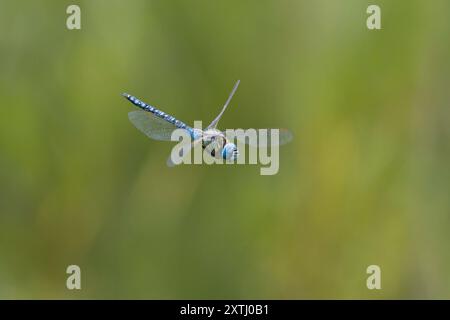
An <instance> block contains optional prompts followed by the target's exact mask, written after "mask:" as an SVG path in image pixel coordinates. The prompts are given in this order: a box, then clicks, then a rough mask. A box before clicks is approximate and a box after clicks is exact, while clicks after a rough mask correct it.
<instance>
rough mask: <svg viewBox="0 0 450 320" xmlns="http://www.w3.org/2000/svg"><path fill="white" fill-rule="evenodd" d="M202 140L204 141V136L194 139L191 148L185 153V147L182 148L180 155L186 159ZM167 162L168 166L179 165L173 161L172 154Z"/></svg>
mask: <svg viewBox="0 0 450 320" xmlns="http://www.w3.org/2000/svg"><path fill="white" fill-rule="evenodd" d="M201 142H202V138H199V139H197V140H195V141H192V142H191V145H190V147H189V150H188V151H187V152H185V153H183V150H184V149H180V157H181V158H182V159H183V160H184V159H185V158H186V157H187V156H188V155H190V153H191V151H192V149H194V148H195V147H196V146H197V145H198V144H199V143H201ZM166 163H167V166H168V167H175V166H176V165H177V164H175V163H173V161H172V154H171V155H170V156H169V158H168V159H167V162H166Z"/></svg>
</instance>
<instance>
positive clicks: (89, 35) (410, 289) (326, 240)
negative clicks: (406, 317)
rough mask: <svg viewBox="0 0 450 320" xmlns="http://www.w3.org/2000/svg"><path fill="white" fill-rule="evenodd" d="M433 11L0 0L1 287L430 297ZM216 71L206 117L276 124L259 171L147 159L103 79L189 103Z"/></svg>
mask: <svg viewBox="0 0 450 320" xmlns="http://www.w3.org/2000/svg"><path fill="white" fill-rule="evenodd" d="M70 4H78V5H79V6H80V7H81V25H82V29H81V30H73V31H70V30H67V28H66V19H67V17H68V15H67V14H66V8H67V6H68V5H70ZM369 4H378V5H380V6H381V9H382V28H383V29H382V30H380V31H369V30H368V29H367V28H366V18H367V16H368V15H367V14H366V9H367V6H368V5H369ZM449 12H450V2H449V1H448V0H430V1H425V0H420V1H418V0H397V1H388V0H376V1H365V0H346V1H335V0H282V1H275V0H270V1H269V0H248V1H242V0H241V1H238V0H226V1H225V0H217V1H209V0H190V1H182V0H177V1H166V0H153V1H143V0H142V1H141V0H132V1H120V0H117V1H110V0H90V1H58V2H56V1H52V0H41V1H21V2H19V1H13V0H0V98H1V100H0V104H1V108H0V298H7V299H11V298H33V299H34V298H38V299H41V298H51V299H54V298H62V299H79V298H83V299H85V298H106V299H109V298H125V299H128V298H145V299H156V298H158V299H163V298H224V299H229V298H236V299H241V298H254V299H259V298H272V299H298V298H326V299H330V298H339V299H341V298H342V299H348V298H364V299H366V298H369V299H371V298H375V299H379V298H388V299H391V298H426V299H427V298H450V232H449V226H450V197H449V194H450V170H449V163H450V144H449V140H450V139H449V138H450V126H449V119H450V114H449V104H450V90H449V84H450V81H449V80H450V76H449V74H450V21H449V20H448V15H449ZM237 79H241V86H240V88H239V90H238V92H237V94H236V96H235V98H234V99H233V101H232V104H231V106H230V108H229V109H228V110H227V112H226V113H225V115H224V117H223V118H222V120H221V123H220V124H221V127H222V128H236V127H243V128H246V127H252V128H261V127H286V128H290V129H291V130H292V131H293V133H294V135H295V139H294V141H293V142H292V143H291V144H289V145H287V146H285V147H283V148H282V149H281V150H280V171H279V173H278V174H277V175H274V176H261V175H260V174H259V166H256V165H248V166H206V165H204V166H198V165H197V166H180V167H177V168H168V167H166V164H165V161H166V159H167V157H168V155H169V153H170V150H171V144H170V143H167V142H166V143H163V142H157V141H152V140H149V139H147V138H146V137H145V136H144V135H143V134H141V133H140V132H139V131H137V130H136V129H135V128H134V127H133V126H132V124H131V123H130V122H129V121H128V119H127V112H129V111H130V110H135V109H134V107H133V106H132V105H131V104H130V103H129V102H127V101H126V100H124V99H123V98H122V97H121V96H120V94H121V93H122V92H128V93H130V94H133V95H136V96H137V97H139V98H141V99H142V100H144V101H146V102H147V103H150V104H154V105H156V106H158V107H160V108H161V109H162V110H164V111H166V112H168V113H170V114H172V115H174V116H176V117H178V118H179V119H181V120H183V121H185V122H187V123H192V122H193V121H194V120H203V121H204V122H208V121H210V120H212V119H213V118H214V117H215V116H216V115H217V113H218V112H219V111H220V108H221V106H222V105H223V103H224V101H225V100H226V98H227V95H228V93H229V91H230V89H231V87H232V86H233V84H234V82H235V81H236V80H237ZM70 264H77V265H79V266H80V267H81V272H82V290H80V291H69V290H67V289H66V278H67V276H68V275H67V274H66V272H65V271H66V268H67V266H68V265H70ZM371 264H376V265H379V266H380V267H381V270H382V290H378V291H377V290H373V291H371V290H368V289H367V287H366V278H367V274H366V268H367V266H369V265H371Z"/></svg>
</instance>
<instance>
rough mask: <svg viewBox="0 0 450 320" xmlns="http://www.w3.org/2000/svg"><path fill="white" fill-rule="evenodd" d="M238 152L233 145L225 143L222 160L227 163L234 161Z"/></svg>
mask: <svg viewBox="0 0 450 320" xmlns="http://www.w3.org/2000/svg"><path fill="white" fill-rule="evenodd" d="M238 155H239V151H238V149H237V147H236V145H235V144H234V143H231V142H230V143H227V144H226V145H225V146H224V147H223V150H222V158H223V159H225V160H227V161H234V160H236V159H237V157H238Z"/></svg>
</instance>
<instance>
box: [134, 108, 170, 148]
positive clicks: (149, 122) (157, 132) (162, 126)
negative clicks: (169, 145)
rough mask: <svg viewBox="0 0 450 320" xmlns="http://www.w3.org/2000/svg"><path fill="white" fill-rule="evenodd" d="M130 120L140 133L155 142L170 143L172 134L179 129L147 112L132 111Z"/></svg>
mask: <svg viewBox="0 0 450 320" xmlns="http://www.w3.org/2000/svg"><path fill="white" fill-rule="evenodd" d="M128 119H130V121H131V123H132V124H133V125H134V126H135V127H136V128H137V129H138V130H139V131H141V132H142V133H144V134H145V135H146V136H147V137H149V138H152V139H155V140H161V141H170V137H171V135H172V132H173V131H174V130H175V129H176V128H177V127H176V126H175V125H173V124H172V123H170V122H167V121H165V120H163V119H160V118H158V117H156V116H154V115H153V114H151V113H150V112H146V111H131V112H129V113H128Z"/></svg>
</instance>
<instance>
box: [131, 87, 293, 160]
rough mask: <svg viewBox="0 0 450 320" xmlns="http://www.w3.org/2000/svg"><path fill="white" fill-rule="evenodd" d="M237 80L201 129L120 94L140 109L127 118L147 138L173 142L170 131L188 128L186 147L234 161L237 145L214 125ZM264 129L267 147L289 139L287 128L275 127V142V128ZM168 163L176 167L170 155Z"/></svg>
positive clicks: (247, 141)
mask: <svg viewBox="0 0 450 320" xmlns="http://www.w3.org/2000/svg"><path fill="white" fill-rule="evenodd" d="M239 83H240V80H238V81H237V82H236V84H235V85H234V87H233V89H232V91H231V93H230V95H229V96H228V99H227V100H226V102H225V104H224V106H223V107H222V110H221V111H220V113H219V114H218V115H217V117H216V118H214V120H213V121H212V122H211V123H210V124H209V125H208V126H207V127H206V129H204V130H201V129H198V128H193V127H191V126H189V125H187V124H186V123H185V122H183V121H180V120H178V119H177V118H175V117H173V116H171V115H169V114H167V113H165V112H163V111H161V110H159V109H157V108H156V107H154V106H151V105H148V104H147V103H145V102H143V101H141V100H139V99H138V98H136V97H135V96H132V95H130V94H128V93H123V94H122V96H124V97H125V98H126V99H127V100H128V101H130V102H131V103H132V104H134V105H135V106H137V107H139V108H140V109H141V110H137V111H131V112H129V113H128V118H129V120H130V122H131V123H132V124H133V125H134V126H135V127H136V128H137V129H138V130H139V131H141V132H142V133H144V134H145V135H146V136H148V137H149V138H151V139H154V140H160V141H172V139H171V137H172V133H173V131H174V130H176V129H183V130H186V131H187V133H188V134H189V136H190V137H191V139H192V140H191V145H190V148H189V150H192V149H193V148H194V147H196V146H197V145H199V144H201V146H202V148H203V149H207V152H208V153H209V154H210V155H211V156H212V157H215V158H222V159H223V160H225V161H228V162H233V161H235V160H236V159H237V158H238V156H239V150H238V148H237V146H236V144H235V143H233V141H231V140H230V139H228V138H227V136H226V133H225V132H224V131H221V130H219V129H218V128H217V125H218V123H219V120H220V119H221V118H222V116H223V114H224V112H225V110H226V109H227V107H228V105H229V104H230V102H231V99H232V98H233V96H234V94H235V92H236V90H237V88H238V86H239ZM266 130H267V131H266V132H267V139H265V141H266V146H267V145H271V146H275V145H283V144H286V143H288V142H290V141H291V140H292V133H291V132H290V131H289V130H287V129H276V130H279V139H278V141H271V139H270V137H271V134H270V133H271V130H274V129H266ZM237 140H239V141H241V142H242V143H244V144H248V145H250V146H253V147H264V145H261V141H260V142H259V143H258V142H256V141H252V139H245V138H244V139H240V138H239V137H237ZM180 156H182V157H184V156H186V154H180ZM167 165H168V166H169V167H173V166H175V163H174V162H173V161H172V157H169V159H168V160H167Z"/></svg>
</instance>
